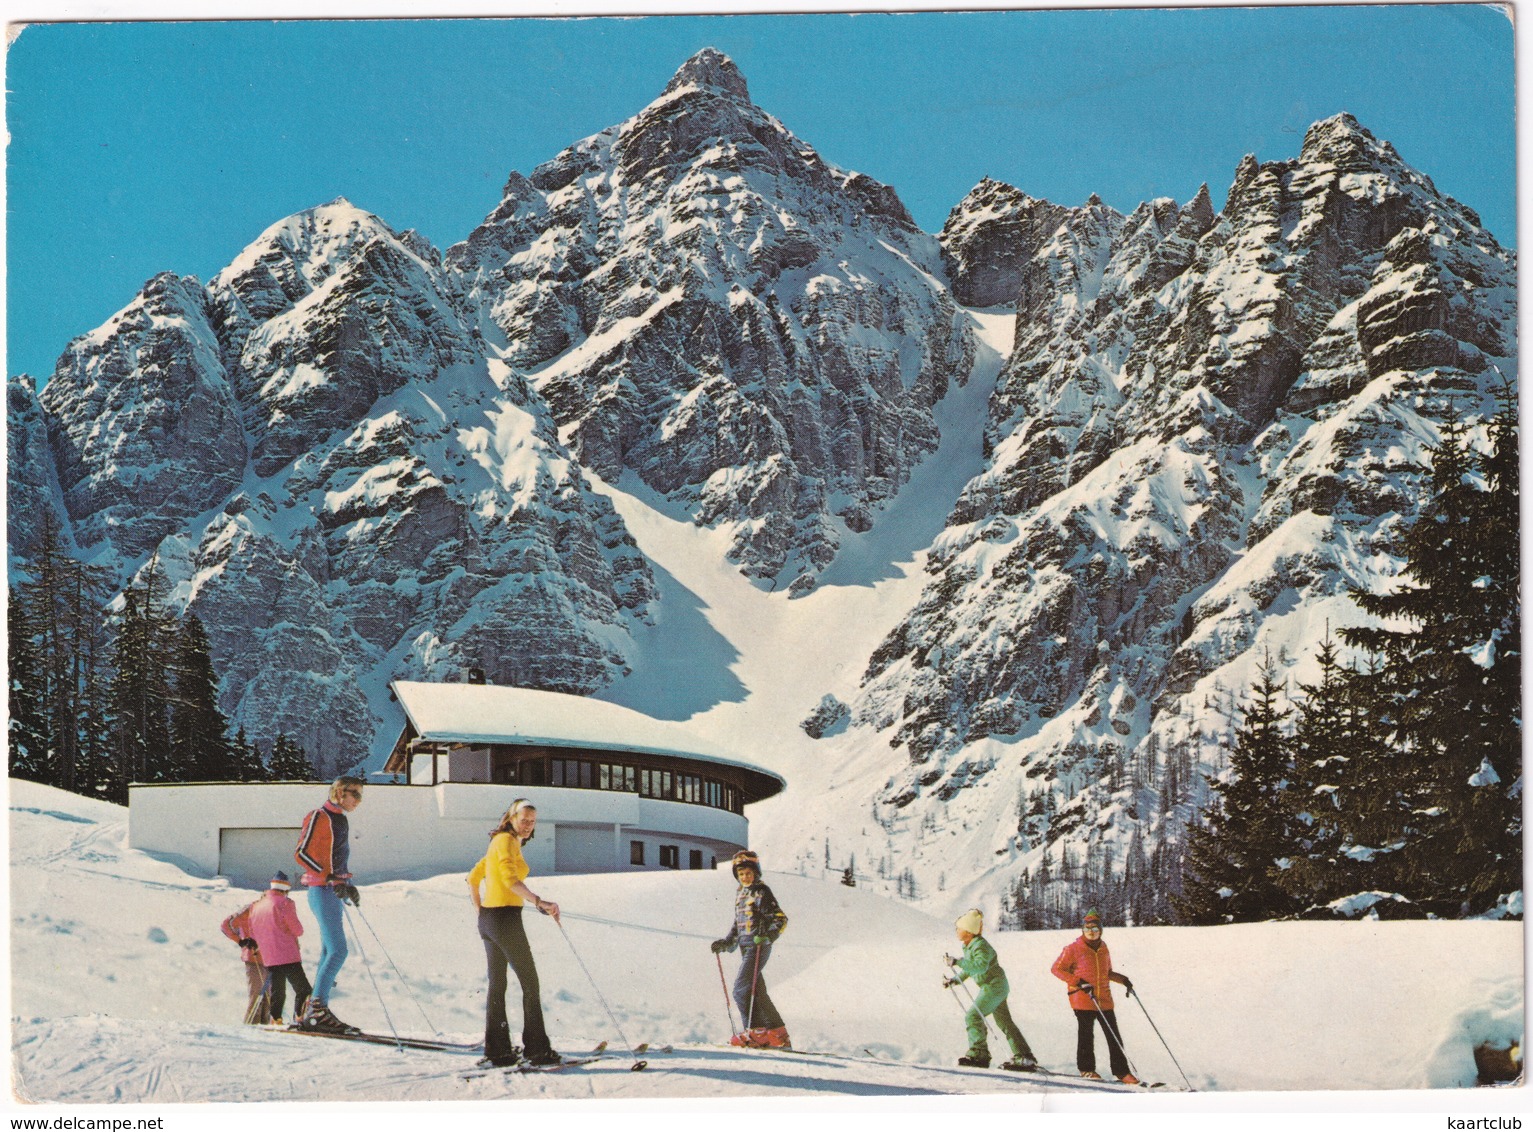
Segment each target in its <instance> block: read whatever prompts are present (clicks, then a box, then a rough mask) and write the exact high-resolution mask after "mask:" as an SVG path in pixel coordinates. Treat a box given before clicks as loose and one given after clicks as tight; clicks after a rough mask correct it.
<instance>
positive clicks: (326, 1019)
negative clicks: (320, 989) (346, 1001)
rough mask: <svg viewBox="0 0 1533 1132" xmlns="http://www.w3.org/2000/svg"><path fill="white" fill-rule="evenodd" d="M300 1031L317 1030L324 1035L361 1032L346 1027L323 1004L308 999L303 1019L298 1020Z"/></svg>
mask: <svg viewBox="0 0 1533 1132" xmlns="http://www.w3.org/2000/svg"><path fill="white" fill-rule="evenodd" d="M297 1026H298V1028H299V1029H300V1030H318V1031H319V1032H320V1033H324V1034H360V1033H361V1032H362V1030H361V1029H360V1028H359V1027H357V1026H348V1025H347V1024H346V1023H345V1022H342V1021H341V1020H340V1019H339V1018H337V1017H336V1016H335V1015H334V1014H331V1013H330V1008H329V1007H328V1006H326V1005H325V1004H324V1003H323V1002H317V1001H315V1000H314V999H312V998H311V999H309V1005H308V1006H307V1007H306V1008H305V1010H304V1012H303V1017H302V1018H300V1019H299V1020H298V1023H297Z"/></svg>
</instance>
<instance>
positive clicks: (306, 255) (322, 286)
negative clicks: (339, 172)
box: [209, 200, 482, 476]
mask: <svg viewBox="0 0 1533 1132" xmlns="http://www.w3.org/2000/svg"><path fill="white" fill-rule="evenodd" d="M432 258H434V253H430V254H429V255H428V257H427V258H422V256H421V255H418V254H417V252H416V250H415V248H414V247H412V246H411V244H410V243H408V242H407V241H406V240H404V239H403V238H402V237H399V236H396V235H395V234H394V233H393V232H392V231H390V230H388V228H387V227H386V226H385V225H384V224H383V223H382V221H380V220H378V219H377V218H376V217H374V216H371V215H369V214H367V213H364V212H362V211H360V210H358V209H355V208H353V207H351V205H350V204H349V203H348V202H346V201H344V200H340V201H335V202H332V204H330V205H327V206H325V207H324V208H319V209H314V210H311V211H310V212H308V213H305V214H302V216H301V218H293V219H289V220H285V221H282V222H281V223H279V224H276V225H274V226H273V227H272V228H270V229H268V230H267V231H266V232H265V233H264V234H263V235H262V236H261V238H260V239H258V240H257V241H256V242H255V243H254V244H252V245H251V246H250V247H249V248H247V249H246V250H245V252H244V253H242V255H241V256H240V258H239V259H238V260H237V261H236V262H235V263H234V264H232V265H231V266H230V267H228V268H226V269H225V270H224V271H223V272H221V273H220V274H219V276H218V277H217V278H216V279H214V280H213V282H212V284H210V286H209V290H210V291H211V292H212V294H213V295H214V297H215V302H216V304H217V308H218V312H219V315H220V316H221V321H222V326H223V329H224V334H225V337H226V339H227V340H228V341H229V343H230V346H231V347H237V349H238V353H239V357H238V362H237V365H236V372H237V373H238V382H239V392H240V398H241V401H242V403H243V404H244V405H246V406H247V407H248V408H247V416H246V420H247V423H248V426H249V429H250V434H251V437H252V440H253V451H252V454H251V455H252V463H253V466H254V468H255V471H256V474H257V475H261V476H268V475H271V474H273V473H274V472H276V471H277V470H278V469H280V468H281V467H283V466H284V465H285V464H287V463H288V462H289V461H291V460H293V459H294V458H295V457H297V456H299V455H301V454H303V453H305V452H307V451H309V450H311V449H312V448H314V447H315V446H316V445H317V444H318V443H320V442H321V441H322V440H323V439H324V438H325V437H326V436H328V435H329V434H330V433H333V432H335V431H336V430H337V429H341V428H346V427H349V426H350V425H351V424H352V423H353V422H355V421H356V420H357V419H358V418H359V417H360V416H361V415H362V414H363V413H365V412H366V411H367V409H368V407H369V406H371V405H372V404H373V403H374V402H375V401H377V400H378V399H379V398H381V397H384V396H387V395H388V394H390V393H393V392H395V391H396V390H398V389H400V388H402V387H403V386H404V385H405V384H406V383H407V382H410V381H412V380H414V379H415V378H416V377H418V376H419V375H420V374H421V373H429V372H434V371H437V370H441V369H446V368H450V367H452V366H457V365H464V364H474V363H475V362H480V361H482V351H481V350H480V349H479V348H478V347H477V345H476V343H475V341H474V335H473V333H472V331H471V330H470V329H469V328H468V327H467V326H466V325H465V324H464V322H463V320H462V318H461V317H460V313H459V312H458V311H457V310H455V309H454V307H453V305H452V302H451V299H450V295H451V285H450V284H449V283H448V282H447V281H446V279H445V278H443V276H442V274H441V271H440V266H439V264H437V263H434V262H431V259H432Z"/></svg>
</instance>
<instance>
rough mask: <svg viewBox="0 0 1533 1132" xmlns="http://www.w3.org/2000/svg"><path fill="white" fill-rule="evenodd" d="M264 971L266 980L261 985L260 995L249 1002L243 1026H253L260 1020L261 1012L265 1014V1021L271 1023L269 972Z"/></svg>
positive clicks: (268, 970) (267, 970)
mask: <svg viewBox="0 0 1533 1132" xmlns="http://www.w3.org/2000/svg"><path fill="white" fill-rule="evenodd" d="M263 969H264V970H266V978H265V979H264V980H263V981H262V983H261V993H260V994H258V995H256V996H255V997H254V998H252V999H251V1000H250V1008H249V1009H248V1010H246V1011H245V1025H247V1026H254V1025H256V1024H257V1023H258V1022H260V1020H261V1012H262V1011H263V1010H264V1011H265V1012H266V1020H267V1021H268V1022H270V1021H271V997H270V996H271V971H270V969H267V968H263Z"/></svg>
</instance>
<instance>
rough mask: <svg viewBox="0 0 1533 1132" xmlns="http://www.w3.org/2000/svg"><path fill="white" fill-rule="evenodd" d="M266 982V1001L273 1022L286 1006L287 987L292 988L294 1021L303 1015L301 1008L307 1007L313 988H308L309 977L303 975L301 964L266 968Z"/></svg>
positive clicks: (280, 1015) (286, 964) (279, 1016)
mask: <svg viewBox="0 0 1533 1132" xmlns="http://www.w3.org/2000/svg"><path fill="white" fill-rule="evenodd" d="M266 981H267V991H266V1001H267V1004H268V1006H269V1007H270V1009H271V1016H272V1019H273V1020H274V1021H275V1020H278V1019H280V1018H281V1017H282V1008H283V1007H284V1006H286V1005H287V988H288V986H289V985H291V986H292V988H293V1017H294V1018H295V1019H296V1018H298V1017H299V1016H301V1015H302V1014H303V1008H304V1007H305V1006H307V1005H309V995H311V994H313V993H314V988H313V987H311V986H309V976H307V975H305V974H304V973H303V964H302V963H283V964H281V965H279V966H276V967H268V968H266Z"/></svg>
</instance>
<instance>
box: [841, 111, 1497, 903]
mask: <svg viewBox="0 0 1533 1132" xmlns="http://www.w3.org/2000/svg"><path fill="white" fill-rule="evenodd" d="M980 196H983V199H984V200H985V201H987V202H989V207H990V208H992V209H993V210H995V211H996V212H1004V211H1005V209H1006V208H1008V207H1009V208H1010V209H1012V210H1013V211H1014V212H1015V214H1016V219H1015V220H1014V221H1013V222H1011V228H1010V231H1011V232H1012V233H1013V236H1012V240H1011V241H1009V242H1008V247H1009V250H1008V251H1006V252H1005V253H1003V254H999V255H998V256H997V257H996V260H997V262H996V263H994V264H992V263H989V262H988V261H987V260H986V258H985V256H984V255H983V254H978V253H982V252H983V251H984V249H985V245H984V244H983V243H981V242H977V241H975V240H974V239H973V238H972V233H973V231H974V230H975V225H974V224H972V223H970V222H969V221H967V220H966V219H965V217H964V216H963V215H962V214H963V213H964V212H970V213H972V212H974V211H975V210H974V207H973V203H972V202H973V201H974V200H975V199H976V198H977V197H980ZM1008 201H1010V203H1009V205H1008V204H1007V203H1006V202H1008ZM997 202H999V203H997ZM1038 211H1039V205H1038V204H1037V202H1033V201H1031V200H1029V199H1028V198H1026V197H1024V196H1022V195H1021V194H1015V195H1012V194H1011V193H1009V192H1008V191H1007V190H1005V189H1004V188H1002V187H997V186H994V185H989V186H985V185H982V186H981V187H980V188H979V189H977V190H976V191H975V194H972V195H971V198H970V200H969V201H966V202H965V204H964V205H963V206H960V209H959V210H958V211H956V212H955V219H954V220H952V221H950V222H949V226H948V228H947V229H945V231H944V238H945V240H946V241H950V242H952V243H953V244H954V245H955V246H954V248H953V249H952V252H951V255H952V257H953V258H954V259H955V261H959V262H962V263H963V265H964V267H963V270H964V272H965V273H966V275H967V276H968V277H969V278H971V279H983V280H987V281H990V282H998V281H1002V280H1012V279H1015V280H1016V301H1017V312H1018V314H1017V337H1016V346H1015V349H1014V352H1013V353H1012V356H1011V358H1010V360H1009V362H1008V363H1007V366H1006V369H1005V371H1004V372H1003V374H1002V376H1001V378H1000V380H999V382H998V384H997V388H996V392H995V395H994V396H993V398H992V400H991V403H990V419H989V422H988V432H987V451H988V453H989V461H988V466H987V468H986V470H985V471H984V473H983V474H982V475H980V476H979V477H977V478H976V479H974V480H973V481H971V482H970V483H969V484H968V486H967V487H966V488H965V489H964V491H963V493H962V495H961V497H960V498H959V499H958V501H957V504H956V506H955V507H954V509H953V512H952V514H951V516H950V519H949V526H948V529H947V530H946V531H945V532H944V533H943V535H942V536H941V537H940V538H939V539H938V541H937V543H936V544H935V545H934V547H933V548H932V553H931V556H930V559H929V561H928V563H927V570H928V571H929V573H930V580H929V582H928V584H927V587H926V590H925V593H924V594H923V596H922V598H921V600H920V602H919V603H918V605H917V607H916V608H915V609H914V610H912V611H911V613H910V614H909V615H908V616H907V617H906V618H904V619H903V620H902V621H901V623H900V624H899V625H898V627H897V628H896V629H895V630H894V631H893V632H892V633H891V634H890V635H889V636H888V637H887V639H886V640H885V641H884V642H883V644H882V645H881V646H880V648H879V649H878V650H877V651H876V653H875V654H874V655H873V657H872V658H871V661H870V663H869V666H868V669H867V673H866V676H865V679H864V682H863V685H862V690H861V694H860V696H859V697H858V699H857V700H856V702H855V703H854V704H853V705H852V711H853V719H854V722H855V723H858V724H860V725H861V726H862V727H863V728H868V729H873V730H877V731H879V732H880V733H882V734H883V736H884V737H885V738H886V740H887V741H888V742H889V743H890V745H891V746H894V747H896V748H898V749H899V750H900V751H901V752H902V753H903V754H904V756H906V757H905V758H904V759H902V760H901V763H900V765H898V767H897V769H895V770H894V772H893V773H892V774H891V775H890V776H889V777H888V779H887V781H886V782H885V783H884V785H883V788H882V790H881V792H880V796H879V800H878V802H877V803H876V804H875V807H874V809H875V813H877V814H878V815H879V816H880V818H881V820H882V821H884V822H885V825H886V829H890V828H901V829H905V828H908V829H909V830H910V831H911V837H912V839H913V840H916V841H919V842H924V843H928V844H929V845H931V846H935V845H936V842H937V837H938V836H939V835H938V833H937V831H938V830H942V829H949V828H952V827H953V826H954V825H955V824H962V825H966V826H969V825H977V826H978V827H979V828H980V829H982V830H983V836H982V838H981V839H982V840H984V841H986V842H988V846H989V850H988V853H987V855H990V854H999V855H1000V858H999V860H997V859H996V858H995V857H994V856H993V855H991V861H992V863H995V864H999V865H1000V866H1001V867H1002V868H1003V869H1005V868H1009V869H1010V870H1011V871H1012V872H1013V873H1014V872H1015V871H1016V869H1017V868H1018V866H1019V865H1020V864H1021V863H1022V862H1024V861H1025V862H1028V863H1030V864H1035V863H1036V862H1037V861H1038V859H1039V857H1040V855H1041V847H1042V846H1044V845H1046V844H1048V843H1050V842H1059V841H1061V840H1065V841H1067V842H1068V843H1072V844H1075V845H1076V846H1077V847H1078V846H1079V845H1080V844H1082V843H1083V842H1084V843H1087V844H1090V843H1093V842H1098V843H1100V844H1102V845H1104V846H1107V855H1108V857H1109V858H1113V857H1116V858H1117V859H1118V860H1119V861H1121V860H1122V855H1123V854H1124V853H1125V852H1126V849H1127V845H1128V842H1129V840H1130V838H1131V837H1132V836H1133V834H1134V832H1135V831H1136V830H1138V831H1139V832H1140V833H1141V834H1146V833H1147V834H1148V842H1149V843H1152V844H1153V842H1154V840H1155V838H1156V837H1157V836H1158V835H1160V834H1161V833H1163V832H1165V831H1166V829H1167V826H1166V824H1165V823H1166V822H1171V823H1173V825H1174V823H1175V822H1176V821H1177V820H1178V818H1179V817H1180V818H1183V819H1184V818H1185V817H1186V816H1187V814H1188V812H1189V811H1188V810H1187V809H1185V808H1184V809H1182V810H1180V812H1179V813H1178V811H1177V809H1176V807H1175V806H1167V805H1166V801H1167V800H1166V798H1165V796H1164V791H1161V790H1159V789H1157V788H1156V787H1157V784H1159V783H1161V782H1162V776H1163V775H1164V773H1165V770H1166V765H1167V759H1168V757H1169V756H1170V755H1172V754H1176V755H1178V756H1179V757H1182V758H1184V759H1185V760H1186V764H1185V765H1186V766H1187V767H1201V768H1203V769H1209V770H1212V769H1216V768H1217V767H1218V766H1219V765H1220V761H1221V758H1222V755H1221V744H1222V743H1223V742H1225V741H1227V738H1228V734H1229V731H1230V729H1231V726H1232V724H1231V722H1230V717H1231V714H1232V709H1233V707H1234V705H1235V700H1236V698H1238V697H1239V696H1240V695H1241V694H1243V693H1244V691H1245V689H1246V688H1247V686H1248V685H1249V683H1250V680H1251V678H1252V676H1253V675H1254V669H1255V665H1256V663H1257V662H1259V660H1260V659H1261V657H1262V655H1263V654H1264V653H1267V652H1268V651H1270V653H1271V655H1272V656H1273V657H1274V659H1275V660H1277V661H1278V662H1279V664H1280V668H1281V672H1282V673H1284V674H1287V675H1290V676H1292V675H1307V669H1306V668H1305V667H1304V666H1305V665H1306V664H1308V663H1312V662H1313V652H1314V648H1315V646H1316V645H1317V644H1318V642H1319V641H1320V640H1321V639H1322V638H1323V637H1324V636H1325V635H1326V632H1327V627H1329V629H1330V630H1331V631H1332V632H1334V630H1335V629H1336V628H1338V627H1340V626H1341V625H1344V624H1356V623H1361V622H1362V620H1363V618H1362V615H1361V614H1360V612H1359V611H1358V610H1357V609H1356V607H1355V606H1354V605H1353V604H1352V603H1351V602H1350V600H1348V599H1347V598H1346V596H1345V594H1346V589H1347V587H1348V586H1349V585H1358V586H1366V587H1373V588H1377V587H1379V586H1380V585H1382V584H1386V583H1387V582H1388V580H1389V579H1390V578H1391V576H1392V575H1393V573H1394V572H1395V571H1396V570H1397V569H1398V567H1399V563H1398V561H1397V560H1395V559H1393V558H1391V557H1390V556H1389V554H1388V553H1387V550H1386V543H1385V539H1386V536H1387V535H1388V534H1389V532H1390V531H1391V530H1392V529H1394V528H1395V527H1396V526H1397V524H1399V523H1400V522H1401V521H1402V520H1405V519H1408V518H1409V517H1410V516H1411V515H1412V514H1413V511H1414V507H1415V504H1416V499H1417V497H1418V491H1417V484H1418V477H1419V474H1420V470H1421V468H1420V465H1421V463H1422V462H1423V460H1424V450H1425V447H1426V446H1427V445H1428V444H1430V443H1432V442H1433V441H1434V440H1435V439H1436V437H1437V436H1438V423H1437V422H1439V421H1440V420H1441V419H1443V417H1444V416H1445V415H1446V414H1448V413H1450V412H1457V413H1459V414H1465V413H1467V414H1470V415H1471V416H1474V415H1475V414H1479V413H1481V412H1482V411H1483V408H1484V405H1485V400H1484V399H1485V397H1486V396H1487V394H1488V392H1489V389H1490V387H1491V385H1492V384H1493V382H1494V380H1495V379H1496V374H1495V372H1494V370H1493V368H1492V363H1499V365H1500V367H1501V368H1502V369H1503V370H1506V371H1507V372H1508V373H1510V374H1515V364H1514V359H1515V354H1516V341H1515V316H1516V306H1515V303H1516V291H1515V260H1514V257H1513V256H1512V254H1511V253H1509V252H1507V251H1506V250H1504V249H1502V248H1501V247H1499V246H1498V245H1497V244H1496V241H1495V240H1494V239H1493V238H1492V237H1491V236H1490V235H1489V234H1488V233H1487V232H1485V231H1484V230H1483V229H1482V228H1481V227H1480V224H1479V220H1478V217H1477V216H1476V215H1475V214H1474V213H1473V212H1472V211H1470V210H1469V209H1467V208H1465V207H1463V206H1462V205H1460V204H1458V203H1457V202H1455V201H1453V200H1452V199H1451V198H1448V197H1446V196H1443V195H1442V194H1440V193H1438V192H1437V191H1436V189H1435V188H1434V187H1433V185H1432V183H1431V181H1430V180H1429V179H1427V178H1426V177H1425V176H1423V175H1422V174H1420V173H1418V172H1416V171H1415V170H1413V169H1411V168H1410V167H1409V166H1407V165H1406V164H1405V163H1404V162H1403V161H1402V160H1401V158H1400V157H1399V155H1398V154H1397V153H1396V152H1395V151H1394V149H1393V148H1392V147H1391V146H1390V145H1389V144H1388V143H1387V142H1381V141H1379V140H1377V139H1375V138H1374V137H1373V136H1372V135H1371V134H1370V133H1369V132H1368V131H1367V130H1366V129H1364V128H1363V127H1362V126H1361V125H1360V124H1359V123H1358V122H1357V121H1355V120H1354V119H1353V118H1351V117H1350V116H1348V115H1340V116H1338V117H1335V118H1332V119H1329V120H1326V121H1323V122H1320V123H1317V124H1316V125H1315V126H1313V127H1312V128H1311V129H1310V130H1309V132H1308V134H1307V136H1306V138H1305V141H1304V146H1303V149H1302V152H1301V153H1300V155H1299V157H1298V158H1297V159H1295V160H1290V161H1281V162H1273V163H1266V164H1259V163H1258V162H1257V161H1256V160H1255V159H1254V158H1251V157H1248V158H1246V159H1245V160H1244V161H1242V162H1241V163H1240V166H1239V168H1238V169H1237V170H1236V173H1235V178H1234V183H1233V185H1232V186H1231V189H1230V193H1229V199H1228V202H1227V204H1226V206H1225V209H1224V211H1223V213H1222V214H1220V215H1218V216H1215V214H1214V212H1213V209H1212V207H1211V205H1210V202H1209V198H1208V195H1207V192H1206V189H1205V190H1204V191H1200V192H1199V193H1198V195H1197V196H1196V197H1195V198H1194V199H1193V200H1192V201H1190V202H1188V203H1187V204H1186V205H1182V206H1178V205H1177V204H1176V203H1175V202H1173V201H1169V200H1159V201H1153V202H1150V203H1148V204H1145V205H1143V206H1141V207H1140V208H1138V209H1136V210H1135V211H1134V212H1133V213H1132V214H1131V215H1129V216H1127V217H1125V216H1122V215H1121V214H1119V213H1117V212H1115V211H1113V210H1112V209H1110V208H1107V207H1106V206H1105V205H1103V204H1101V202H1099V201H1097V200H1095V199H1094V198H1093V200H1092V201H1090V202H1088V203H1087V204H1086V205H1085V206H1083V207H1080V208H1075V209H1068V210H1063V211H1062V213H1061V220H1060V222H1059V224H1058V225H1057V227H1056V228H1055V229H1054V231H1053V232H1052V233H1050V234H1049V235H1048V237H1047V238H1046V239H1043V240H1042V241H1039V240H1037V239H1035V238H1034V237H1033V235H1032V233H1033V232H1034V231H1035V229H1033V228H1032V226H1031V224H1032V217H1033V216H1035V215H1036V214H1037V212H1038ZM986 223H987V224H988V225H989V226H990V227H992V228H995V229H998V230H1006V229H1005V228H1004V227H1003V226H1004V224H1005V223H1006V221H1005V219H1004V217H991V218H989V219H988V220H987V221H986ZM1022 255H1025V256H1026V262H1025V263H1024V264H1022V265H1021V266H1020V268H1019V267H1018V266H1017V264H1016V260H1017V259H1018V258H1019V256H1022ZM1131 768H1137V769H1136V770H1135V771H1134V773H1129V771H1130V769H1131ZM1200 793H1201V792H1200V791H1199V790H1198V789H1197V782H1196V780H1194V782H1193V783H1192V788H1191V789H1190V790H1189V791H1188V792H1187V793H1186V794H1185V795H1184V796H1183V797H1181V798H1178V799H1173V801H1196V800H1198V798H1199V797H1200ZM1162 811H1164V812H1162ZM932 815H936V820H935V821H933V820H932ZM923 828H924V829H925V830H926V831H927V832H925V833H922V832H920V831H921V830H922V829H923ZM976 849H977V851H978V852H981V853H986V852H987V851H986V850H982V849H978V846H976ZM1054 859H1055V860H1056V861H1057V860H1058V859H1059V858H1058V853H1057V851H1056V852H1055V854H1054ZM935 863H936V862H935V859H934V860H933V861H932V862H931V864H932V866H935ZM929 871H931V870H930V869H929Z"/></svg>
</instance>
